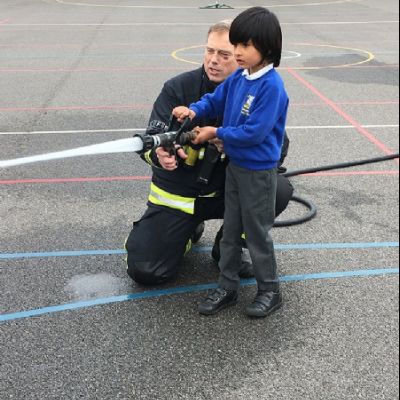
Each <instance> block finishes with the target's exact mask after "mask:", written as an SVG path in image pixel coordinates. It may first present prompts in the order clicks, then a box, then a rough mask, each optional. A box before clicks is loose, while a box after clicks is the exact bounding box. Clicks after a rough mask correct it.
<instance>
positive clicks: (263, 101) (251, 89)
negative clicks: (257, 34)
mask: <svg viewBox="0 0 400 400" xmlns="http://www.w3.org/2000/svg"><path fill="white" fill-rule="evenodd" d="M288 105H289V98H288V95H287V93H286V90H285V87H284V84H283V81H282V78H281V77H280V76H279V74H278V73H277V72H276V71H275V69H271V70H270V71H268V72H267V73H266V74H264V75H262V76H261V77H259V78H257V79H254V80H249V79H248V78H247V77H246V76H244V74H243V69H239V70H238V71H236V72H235V73H234V74H232V75H231V76H230V77H229V78H228V79H227V80H226V81H225V82H224V83H222V84H221V85H220V86H218V88H217V89H216V90H215V92H214V93H212V94H207V95H205V96H204V97H202V99H201V100H200V101H198V102H197V103H193V104H191V105H190V108H191V109H192V110H193V111H194V112H195V113H196V116H197V117H199V118H203V117H210V118H215V117H218V116H219V117H222V116H223V125H222V127H221V128H218V130H217V136H218V138H220V139H221V140H223V141H224V147H225V153H226V154H227V155H228V156H229V159H230V161H231V162H232V163H234V164H235V165H237V166H239V167H242V168H246V169H250V170H256V171H260V170H269V169H273V168H276V167H277V165H278V161H279V159H280V157H281V149H282V145H283V139H284V133H285V124H286V116H287V111H288Z"/></svg>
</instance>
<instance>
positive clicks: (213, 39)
mask: <svg viewBox="0 0 400 400" xmlns="http://www.w3.org/2000/svg"><path fill="white" fill-rule="evenodd" d="M204 68H205V70H206V74H207V76H208V78H209V79H210V81H212V82H215V83H221V82H223V81H224V80H225V79H226V78H228V76H229V75H231V74H232V73H233V72H235V71H236V70H237V69H238V64H237V62H236V59H235V56H234V47H233V45H232V44H231V42H230V41H229V32H212V33H211V34H210V36H209V37H208V41H207V46H206V51H205V54H204Z"/></svg>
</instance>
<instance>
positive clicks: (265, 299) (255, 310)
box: [246, 290, 283, 318]
mask: <svg viewBox="0 0 400 400" xmlns="http://www.w3.org/2000/svg"><path fill="white" fill-rule="evenodd" d="M282 304H283V298H282V293H281V291H280V290H278V291H275V292H271V291H261V290H259V291H258V293H257V296H256V298H255V299H254V301H253V303H252V304H250V305H249V306H248V307H246V314H247V315H248V316H249V317H254V318H264V317H268V315H271V314H272V313H273V312H275V311H276V310H279V309H280V308H281V307H282Z"/></svg>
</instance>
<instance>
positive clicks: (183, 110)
mask: <svg viewBox="0 0 400 400" xmlns="http://www.w3.org/2000/svg"><path fill="white" fill-rule="evenodd" d="M172 115H173V116H174V117H175V118H176V119H177V120H178V122H180V123H182V122H183V121H184V120H185V119H186V118H190V119H191V120H192V119H194V118H195V117H196V113H195V112H194V111H193V110H191V109H189V108H187V107H184V106H180V107H176V108H174V109H173V111H172Z"/></svg>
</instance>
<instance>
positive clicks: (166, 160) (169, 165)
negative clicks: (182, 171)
mask: <svg viewBox="0 0 400 400" xmlns="http://www.w3.org/2000/svg"><path fill="white" fill-rule="evenodd" d="M175 148H176V149H177V154H178V156H179V157H180V158H182V160H186V159H187V157H188V156H187V155H186V153H185V151H184V150H183V148H182V147H181V146H178V145H176V146H175ZM156 154H157V157H158V161H159V163H160V165H161V166H162V167H163V169H165V170H167V171H175V170H176V169H177V168H178V161H177V159H176V157H175V156H171V155H170V154H169V153H168V151H166V150H165V149H164V148H162V147H158V148H157V149H156Z"/></svg>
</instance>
